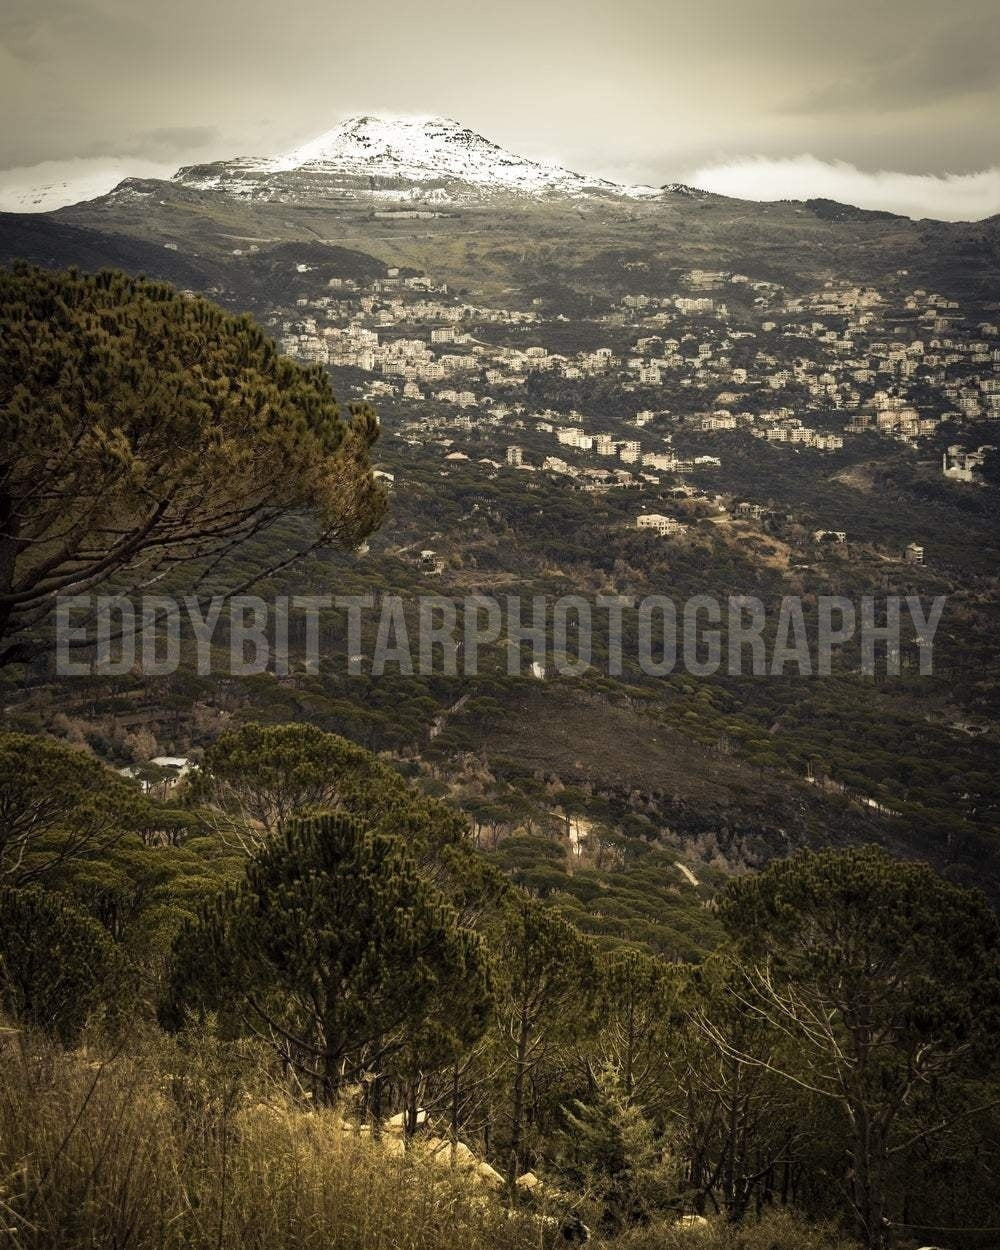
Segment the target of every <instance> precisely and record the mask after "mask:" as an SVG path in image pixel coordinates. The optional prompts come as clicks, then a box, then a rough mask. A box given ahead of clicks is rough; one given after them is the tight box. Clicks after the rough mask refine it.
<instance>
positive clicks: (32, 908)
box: [0, 886, 123, 1042]
mask: <svg viewBox="0 0 1000 1250" xmlns="http://www.w3.org/2000/svg"><path fill="white" fill-rule="evenodd" d="M122 971H123V963H122V960H121V959H120V957H119V955H118V952H117V950H116V949H115V946H114V943H113V942H112V941H111V939H110V937H109V936H108V934H107V933H106V932H105V930H104V929H103V928H102V927H101V926H100V925H99V924H98V923H97V921H96V920H93V919H91V917H89V916H87V915H85V914H84V913H83V912H81V911H78V910H77V909H76V908H75V907H73V906H71V905H70V904H69V903H68V902H66V900H65V899H62V898H60V897H59V895H57V894H51V893H49V892H48V891H46V890H43V889H41V888H40V887H39V886H31V887H29V888H28V889H24V890H16V889H11V888H9V887H3V888H0V1000H2V1002H3V1005H4V1007H5V1008H6V1010H7V1011H9V1012H11V1013H12V1015H13V1016H14V1017H15V1018H16V1019H17V1020H19V1021H23V1022H24V1023H26V1024H32V1025H35V1026H36V1027H38V1028H42V1029H44V1030H46V1031H47V1032H50V1033H52V1034H53V1035H54V1036H56V1037H58V1038H59V1039H60V1040H61V1041H63V1042H72V1041H75V1040H76V1038H77V1037H78V1036H79V1034H80V1031H81V1030H82V1029H83V1026H84V1025H85V1024H86V1022H87V1019H88V1017H89V1016H90V1014H91V1012H93V1011H94V1010H95V1009H96V1008H97V1007H98V1006H99V1005H100V1003H101V1002H106V1001H108V1000H109V999H112V998H113V997H114V990H115V988H116V983H117V981H118V979H119V977H120V976H121V973H122Z"/></svg>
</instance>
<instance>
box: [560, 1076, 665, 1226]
mask: <svg viewBox="0 0 1000 1250" xmlns="http://www.w3.org/2000/svg"><path fill="white" fill-rule="evenodd" d="M565 1117H566V1128H565V1130H564V1132H563V1134H562V1137H563V1146H562V1162H563V1167H564V1169H566V1170H567V1171H568V1173H569V1176H570V1178H571V1179H572V1181H573V1184H574V1186H575V1187H576V1188H578V1189H586V1190H587V1191H589V1192H590V1193H592V1194H593V1195H594V1199H595V1201H596V1202H597V1204H598V1206H599V1208H600V1211H601V1216H600V1221H601V1228H602V1229H603V1230H604V1231H605V1232H609V1233H613V1232H617V1231H619V1230H620V1229H622V1228H624V1227H626V1226H628V1225H630V1224H642V1223H648V1222H649V1220H650V1219H651V1218H652V1216H653V1213H654V1212H655V1211H656V1210H657V1209H662V1208H664V1207H666V1206H668V1205H669V1204H670V1203H671V1200H672V1199H674V1198H675V1195H676V1192H677V1179H678V1178H677V1175H676V1167H675V1166H674V1165H673V1163H672V1160H671V1159H670V1158H669V1156H666V1155H665V1144H664V1142H663V1141H662V1140H658V1139H657V1134H656V1132H655V1129H654V1127H653V1124H652V1123H651V1122H650V1120H648V1119H647V1118H646V1116H645V1114H644V1113H643V1110H642V1108H641V1107H640V1106H639V1105H638V1104H637V1103H634V1102H632V1101H631V1100H630V1098H629V1096H628V1094H627V1093H626V1091H625V1089H624V1086H623V1083H622V1079H621V1074H620V1073H619V1072H617V1071H615V1070H614V1069H612V1068H605V1069H603V1070H602V1071H601V1072H599V1073H598V1074H597V1076H596V1079H595V1082H594V1090H593V1094H592V1095H591V1097H590V1099H589V1100H588V1101H587V1102H583V1101H581V1100H580V1099H576V1100H574V1103H573V1109H572V1110H569V1109H567V1110H566V1111H565Z"/></svg>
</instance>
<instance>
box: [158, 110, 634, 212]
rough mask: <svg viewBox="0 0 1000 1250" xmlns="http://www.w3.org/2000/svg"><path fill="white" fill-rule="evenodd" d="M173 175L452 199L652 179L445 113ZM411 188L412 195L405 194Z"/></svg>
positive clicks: (277, 192) (246, 187) (380, 123)
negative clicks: (594, 171)
mask: <svg viewBox="0 0 1000 1250" xmlns="http://www.w3.org/2000/svg"><path fill="white" fill-rule="evenodd" d="M174 181H175V182H178V183H181V184H182V185H184V186H186V187H189V188H192V189H195V190H219V191H224V192H226V193H228V194H230V195H234V196H238V197H239V198H247V199H285V198H292V197H295V198H298V197H301V196H303V195H305V196H306V197H307V198H312V197H313V196H314V195H321V194H322V192H323V189H324V188H326V189H327V190H328V191H329V192H339V193H340V194H343V193H344V192H350V191H351V190H352V189H353V190H354V191H355V192H359V191H363V192H367V193H368V194H375V195H378V194H380V193H381V194H385V195H390V194H391V195H392V197H393V198H395V199H399V198H411V199H418V200H421V199H427V198H430V199H432V200H433V199H436V200H438V201H442V200H443V201H447V200H448V199H451V198H452V195H453V193H454V194H457V196H458V197H459V198H465V196H467V195H468V194H470V193H471V194H474V195H477V196H483V195H486V196H489V195H491V194H513V195H520V196H545V195H571V196H587V195H602V194H603V195H618V196H622V195H624V196H630V197H636V196H648V195H656V194H657V193H658V192H657V191H656V189H655V188H652V187H624V186H620V185H618V184H617V183H614V182H609V181H607V180H606V179H603V178H587V177H585V176H583V175H582V174H577V173H574V172H573V171H572V170H569V169H563V168H562V167H561V166H559V165H554V164H549V163H547V162H541V161H532V160H528V159H527V158H526V157H523V156H518V155H517V154H516V153H514V152H509V151H507V150H506V149H505V148H502V147H500V146H499V145H498V144H496V143H492V142H490V140H489V139H485V138H484V137H483V136H482V135H480V134H477V133H476V132H475V131H474V130H470V129H469V128H468V127H467V126H463V125H461V124H460V123H459V122H456V121H452V120H451V119H450V118H446V117H373V116H368V115H366V116H362V117H352V118H349V119H348V120H347V121H344V122H341V123H340V124H339V125H338V126H334V128H333V129H332V130H328V131H326V132H325V133H323V134H321V135H319V136H318V137H317V138H315V139H312V140H310V141H309V142H308V143H304V144H302V145H301V146H300V147H297V148H294V149H292V150H291V151H289V152H285V153H282V154H280V155H278V156H271V157H263V158H259V159H253V158H249V159H248V158H243V159H239V160H234V161H224V162H219V163H217V164H213V165H197V166H190V167H188V168H186V169H182V170H180V171H179V172H178V173H177V174H175V175H174ZM407 188H409V194H408V195H403V196H401V195H400V192H405V191H406V189H407Z"/></svg>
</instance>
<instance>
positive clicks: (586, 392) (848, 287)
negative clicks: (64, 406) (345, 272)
mask: <svg viewBox="0 0 1000 1250" xmlns="http://www.w3.org/2000/svg"><path fill="white" fill-rule="evenodd" d="M623 268H624V270H625V273H624V275H623V276H624V278H625V279H627V281H628V282H629V284H631V285H635V283H636V282H637V281H639V282H641V281H642V278H643V270H644V268H645V266H644V264H643V262H641V261H639V262H627V263H626V264H625V265H624V266H623ZM297 270H298V271H299V272H301V273H302V274H303V281H305V276H306V275H307V274H308V272H309V270H310V266H309V265H308V264H306V263H303V264H299V265H298V266H297ZM605 305H606V306H605V307H603V308H600V309H596V310H594V311H592V312H588V313H587V314H586V315H581V314H580V312H579V311H578V310H576V311H572V312H567V311H564V310H563V309H562V308H561V307H560V306H559V303H558V301H552V300H548V301H545V300H541V299H536V300H534V301H533V304H532V306H530V307H522V308H508V307H495V306H484V305H482V304H473V303H469V302H466V301H465V300H462V299H460V298H458V297H457V296H456V295H454V294H453V293H451V292H450V291H449V289H448V286H447V285H446V284H445V283H442V282H438V281H435V280H434V278H433V277H431V276H428V275H427V274H423V273H418V272H412V271H409V270H404V269H402V268H399V267H388V268H386V270H385V273H384V275H383V276H379V277H376V278H373V279H371V280H370V281H365V280H363V279H358V278H350V277H346V278H333V279H330V280H329V281H328V282H327V284H326V290H325V292H324V293H323V294H320V295H303V296H301V297H298V298H297V299H296V300H295V305H294V307H287V308H284V307H280V308H276V309H274V310H273V313H272V318H271V325H272V327H273V329H274V331H275V333H276V334H277V335H278V336H279V338H280V342H281V345H282V347H283V349H284V350H285V351H286V352H288V353H289V354H290V355H292V356H294V357H297V358H299V359H301V360H304V361H309V362H312V363H319V364H322V365H326V366H329V367H331V368H332V369H334V370H354V371H358V372H359V373H360V374H361V375H362V377H361V379H360V386H361V389H362V390H363V392H364V394H365V395H366V397H367V398H369V399H371V400H372V401H373V402H375V403H376V404H377V405H378V406H379V409H380V412H382V413H383V414H385V413H386V412H389V411H391V412H392V413H393V414H394V417H393V419H392V420H391V421H389V422H386V421H385V420H384V425H385V436H386V438H387V439H388V440H389V441H390V445H392V444H395V445H399V446H401V447H403V448H405V446H406V445H407V444H409V445H410V446H411V447H422V448H424V449H425V450H430V451H433V450H434V449H437V451H438V452H439V454H440V458H441V472H442V473H443V474H447V473H448V472H449V469H450V468H451V467H454V466H457V465H459V464H464V465H466V466H467V467H470V468H475V467H478V469H479V470H480V471H482V472H483V473H484V474H485V475H487V476H489V477H496V476H497V475H498V474H500V473H505V472H515V473H520V474H534V475H542V476H544V477H546V478H548V479H550V480H553V481H562V482H563V483H564V484H565V485H567V486H570V487H571V488H573V489H576V490H580V491H589V492H606V491H611V490H629V489H633V490H642V489H647V488H654V489H655V488H656V487H658V486H663V487H664V488H666V493H667V497H674V498H676V497H682V498H684V499H686V500H687V501H688V502H695V503H700V504H702V505H704V506H705V508H706V509H707V511H708V513H709V514H710V515H711V516H712V517H713V518H714V519H716V520H726V519H728V518H730V517H732V518H733V519H736V520H740V521H744V522H750V523H758V524H765V525H767V524H769V523H771V522H774V521H775V519H776V518H780V517H782V516H783V515H785V514H783V513H782V512H781V511H780V509H778V510H776V509H775V508H774V507H768V506H766V505H765V504H764V503H762V502H747V501H746V500H744V499H743V498H742V497H741V496H740V495H738V494H737V495H734V494H733V493H732V491H731V490H730V492H729V493H728V494H727V493H725V492H716V491H713V490H712V489H711V488H710V487H706V477H705V473H706V472H707V473H709V474H710V473H711V471H712V470H719V469H721V468H722V465H723V456H724V455H725V454H726V453H725V452H724V451H723V449H722V448H721V447H720V448H718V449H716V447H715V445H714V444H715V442H716V441H718V439H719V436H725V435H730V434H732V433H737V434H738V433H743V434H745V435H750V436H752V437H753V438H754V439H758V440H761V441H763V442H764V443H766V444H769V445H773V446H774V447H775V448H776V449H777V450H778V452H779V453H783V454H786V455H797V454H802V453H806V454H816V455H819V456H826V457H829V458H831V461H832V464H831V472H835V471H836V463H837V460H838V453H843V452H844V449H845V447H848V448H849V447H850V445H851V444H852V443H853V440H855V439H858V438H862V437H865V436H867V437H869V438H874V439H876V440H884V441H886V442H887V443H895V444H897V445H899V446H900V448H901V449H910V450H912V451H913V452H915V453H918V454H920V455H925V454H927V455H930V454H933V455H934V456H936V458H937V463H938V464H939V466H940V473H941V475H942V476H943V478H944V479H946V480H947V481H949V482H955V483H965V484H968V485H973V486H974V485H975V484H976V483H977V482H979V481H980V480H981V479H982V474H983V471H984V466H985V464H986V461H987V457H988V456H989V454H990V453H991V452H993V451H994V450H995V449H996V445H997V443H1000V438H997V436H996V434H995V429H996V424H995V423H996V422H997V421H998V420H1000V326H998V324H997V321H994V320H983V319H981V317H978V316H977V315H975V314H974V313H967V312H966V311H965V310H964V309H963V308H962V306H961V305H960V303H959V302H958V301H957V300H954V299H948V298H945V297H944V296H942V295H940V294H936V293H934V292H932V291H928V290H925V289H922V288H917V289H910V287H909V286H908V284H907V274H906V272H905V271H900V272H899V273H897V275H896V281H895V284H894V287H893V289H892V290H891V291H888V292H883V291H879V290H876V289H875V288H874V287H873V286H866V285H856V284H851V283H849V282H846V281H833V280H831V281H827V282H825V283H824V284H823V285H822V286H821V287H819V288H818V289H814V290H811V291H807V292H805V293H799V294H792V293H790V292H788V291H786V290H784V289H783V288H782V287H781V286H779V285H778V284H776V283H774V282H770V281H765V280H761V279H755V278H751V277H749V276H747V275H745V274H740V273H730V272H723V271H708V270H702V269H692V270H688V271H686V272H684V273H682V274H680V275H679V276H678V279H677V289H676V290H671V291H669V292H662V291H660V292H653V291H649V292H642V291H638V292H634V293H631V292H630V293H626V294H623V295H621V296H620V297H618V298H617V299H615V300H613V301H605ZM556 343H558V345H559V346H558V349H557V348H556V346H554V344H556ZM609 394H612V395H613V396H614V397H615V399H614V401H613V402H609V399H608V396H609ZM536 396H544V398H545V401H546V402H533V400H534V398H535V397H536ZM484 435H487V436H489V442H490V451H489V454H485V455H484V454H483V447H482V438H483V436H484ZM944 435H947V436H948V438H949V441H948V442H947V445H946V447H943V448H941V449H939V450H933V449H934V448H935V447H936V446H937V443H940V441H941V439H942V437H943V436H944ZM726 446H727V447H728V448H730V449H731V447H732V442H731V441H730V442H728V443H727V444H726ZM887 450H888V448H887ZM692 474H693V475H695V476H696V478H697V479H698V481H697V484H692V483H691V482H690V481H689V480H688V479H689V478H690V476H691V475H692ZM748 485H749V484H748ZM635 526H636V528H637V529H640V530H644V531H647V532H652V533H655V534H657V535H660V536H665V537H672V538H675V537H679V536H681V535H683V534H684V533H685V532H686V529H687V526H686V525H685V524H684V523H683V521H682V519H680V518H679V517H677V516H666V515H664V514H662V513H660V512H658V511H653V512H650V511H648V510H647V509H646V508H645V507H642V508H639V509H638V510H637V516H636V518H635ZM818 533H819V534H820V535H822V536H823V541H833V542H844V541H846V531H845V530H839V529H838V530H830V531H826V530H822V531H818ZM817 541H819V539H817ZM914 545H915V546H918V547H920V544H914ZM921 550H922V547H921ZM906 558H910V557H906ZM921 560H922V557H921Z"/></svg>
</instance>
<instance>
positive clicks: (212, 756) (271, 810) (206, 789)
mask: <svg viewBox="0 0 1000 1250" xmlns="http://www.w3.org/2000/svg"><path fill="white" fill-rule="evenodd" d="M388 773H389V770H388V769H385V768H382V767H380V765H379V764H378V763H377V761H376V760H375V759H374V758H373V757H372V755H371V754H370V753H369V752H368V751H364V750H362V749H361V747H358V746H355V745H354V743H352V742H348V741H347V739H346V738H341V737H339V736H338V735H337V734H331V733H324V732H323V731H322V730H320V729H317V728H316V727H315V726H313V725H308V724H292V725H259V724H248V725H243V726H242V727H241V728H239V729H233V730H229V731H227V732H225V733H222V734H220V735H219V737H218V738H217V739H216V740H215V742H213V743H212V745H211V746H210V747H209V748H208V750H207V751H206V752H205V759H204V762H203V764H202V767H201V768H200V769H199V770H198V772H197V773H196V774H195V776H194V778H193V780H192V782H191V787H190V789H191V797H192V799H193V800H194V801H196V802H198V801H201V802H207V803H210V804H211V805H212V806H214V807H217V808H219V809H220V810H221V811H223V812H225V813H227V814H229V815H230V816H232V817H233V818H234V819H235V820H239V821H241V822H243V823H247V824H255V825H259V826H261V827H262V828H263V829H264V830H265V831H266V832H268V833H273V832H274V831H275V830H277V829H279V828H280V827H281V825H282V824H283V823H284V822H285V821H286V820H288V818H289V817H291V816H293V815H295V814H297V813H301V812H302V811H303V810H305V809H306V808H310V807H312V808H335V807H343V806H344V805H345V802H346V800H347V799H348V796H351V795H354V794H355V793H356V792H357V790H358V788H359V785H360V784H363V783H364V782H366V781H371V779H373V778H375V777H379V776H380V774H381V777H380V779H381V780H383V781H384V780H385V777H386V775H388Z"/></svg>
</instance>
